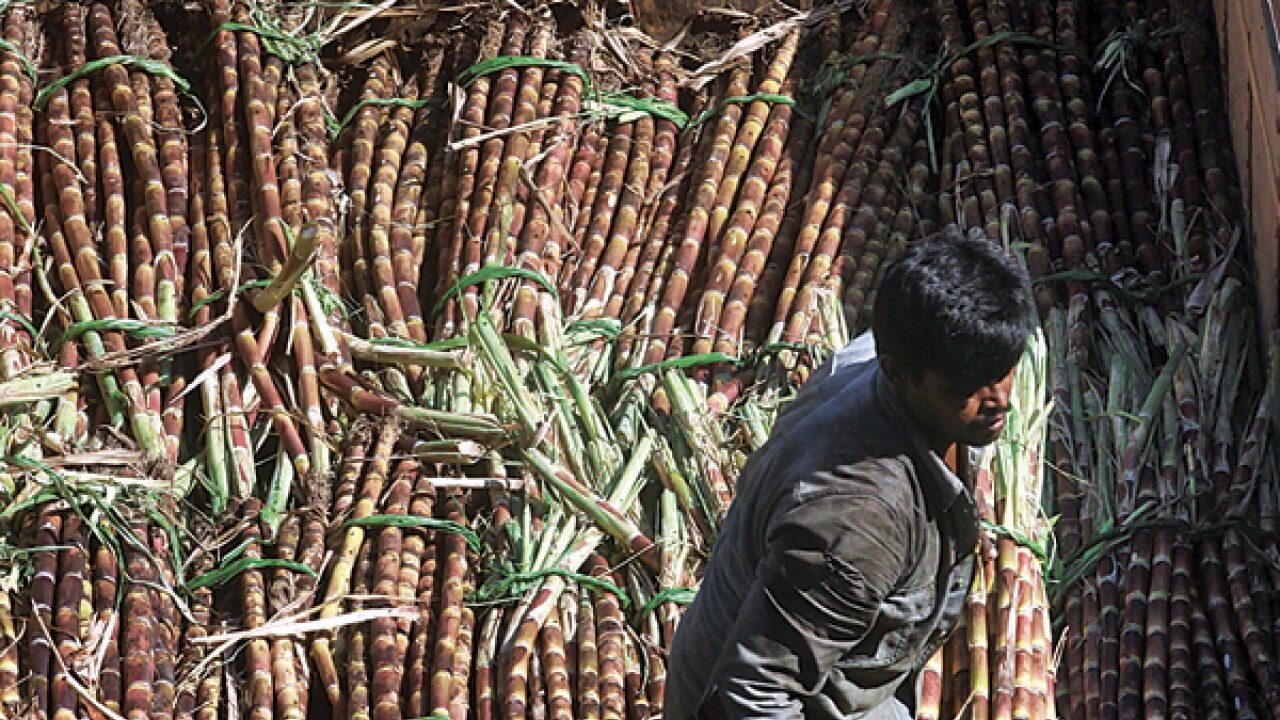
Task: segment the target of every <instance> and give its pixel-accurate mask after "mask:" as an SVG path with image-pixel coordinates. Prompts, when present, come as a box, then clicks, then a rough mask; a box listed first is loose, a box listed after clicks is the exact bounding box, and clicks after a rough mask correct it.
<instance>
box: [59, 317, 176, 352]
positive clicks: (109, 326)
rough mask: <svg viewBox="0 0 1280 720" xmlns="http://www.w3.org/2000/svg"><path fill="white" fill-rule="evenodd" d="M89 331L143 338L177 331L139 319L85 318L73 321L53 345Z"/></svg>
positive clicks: (164, 336)
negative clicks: (80, 320) (76, 321)
mask: <svg viewBox="0 0 1280 720" xmlns="http://www.w3.org/2000/svg"><path fill="white" fill-rule="evenodd" d="M90 332H92V333H100V332H122V333H125V334H126V335H130V336H132V337H135V338H140V339H143V340H163V339H165V338H171V337H173V336H174V335H176V334H177V332H178V331H177V328H175V327H174V326H173V325H162V324H157V323H148V322H143V321H141V320H133V319H131V318H106V319H103V320H86V321H85V322H79V323H75V324H74V325H72V326H71V327H69V328H67V330H66V332H64V333H62V337H60V338H58V342H57V343H56V344H55V346H57V347H61V346H62V345H65V344H66V343H68V342H71V341H72V340H75V339H76V338H78V337H80V336H81V335H84V334H85V333H90Z"/></svg>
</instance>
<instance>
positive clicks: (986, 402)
mask: <svg viewBox="0 0 1280 720" xmlns="http://www.w3.org/2000/svg"><path fill="white" fill-rule="evenodd" d="M1012 384H1013V383H1011V382H1007V381H1006V380H1005V379H1001V380H1000V381H998V382H994V383H991V384H990V385H987V386H986V387H984V388H982V390H981V391H980V392H979V398H978V399H979V402H980V403H981V406H982V409H983V410H985V411H987V412H1005V411H1007V410H1008V409H1009V391H1010V386H1011V385H1012Z"/></svg>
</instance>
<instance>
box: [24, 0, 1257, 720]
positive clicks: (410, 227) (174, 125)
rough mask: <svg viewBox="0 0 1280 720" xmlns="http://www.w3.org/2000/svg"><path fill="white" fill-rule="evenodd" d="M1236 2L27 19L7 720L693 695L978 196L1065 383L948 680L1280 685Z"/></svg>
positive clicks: (976, 214)
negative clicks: (1243, 265)
mask: <svg viewBox="0 0 1280 720" xmlns="http://www.w3.org/2000/svg"><path fill="white" fill-rule="evenodd" d="M1202 10H1203V9H1202V8H1201V7H1199V6H1198V5H1196V4H1195V3H1192V2H1191V1H1190V0H1175V2H1173V3H1172V4H1170V5H1168V6H1165V5H1164V3H1162V2H1157V1H1156V0H1152V2H1150V3H1147V4H1146V5H1143V4H1141V3H1136V2H1133V3H1125V4H1121V3H1115V2H1102V1H1099V2H1083V0H1078V1H1072V0H1061V1H1060V2H1049V1H1048V0H1016V1H1013V0H989V1H988V2H984V1H983V0H969V1H968V2H966V3H964V4H963V6H961V5H958V4H956V3H954V2H951V0H937V1H936V2H934V3H933V5H932V7H924V6H923V5H919V4H914V3H895V2H890V0H876V1H875V2H872V3H869V4H866V5H863V6H858V7H854V6H853V4H851V3H836V4H833V5H825V6H822V7H819V8H817V9H815V10H813V11H811V12H808V13H801V14H798V15H785V14H779V15H777V16H765V17H764V18H763V19H762V20H752V19H747V18H740V17H738V16H734V15H732V14H729V15H723V14H714V13H713V14H708V15H706V16H703V17H698V18H695V19H694V20H693V23H694V25H693V26H692V29H693V30H694V32H692V33H690V34H688V35H685V36H682V38H679V39H677V40H676V41H674V42H673V43H672V44H669V45H665V46H664V45H661V44H658V43H655V42H653V41H652V40H651V39H648V38H645V37H644V36H642V35H641V34H640V33H638V32H637V31H636V30H635V29H634V28H632V27H629V26H628V24H627V21H626V18H625V17H619V16H610V15H609V14H608V13H606V12H605V8H602V7H597V6H596V5H595V4H592V3H583V4H581V6H577V5H573V4H568V3H559V4H556V5H554V6H553V7H551V8H544V7H541V6H539V7H531V8H528V9H524V8H521V7H519V6H518V5H516V4H514V3H494V5H493V6H492V7H490V6H488V5H486V4H480V5H474V6H471V5H466V4H464V5H462V6H459V7H449V8H436V9H427V10H423V9H421V8H418V7H417V6H412V7H410V6H409V4H407V3H406V4H405V5H404V6H401V5H397V4H396V3H394V2H385V3H380V4H378V5H362V4H358V3H357V4H351V5H342V6H338V5H334V6H330V5H325V4H303V3H299V4H287V3H286V4H280V5H275V4H259V3H248V2H237V1H234V0H210V1H209V2H207V3H205V4H203V5H187V6H183V7H181V8H178V7H174V6H168V5H159V4H158V5H154V6H153V5H150V4H147V3H144V2H141V0H119V2H100V3H91V4H76V3H67V4H55V5H53V6H51V7H47V8H46V7H40V8H36V7H33V6H29V5H13V6H5V7H4V8H3V11H2V15H3V18H2V22H3V25H2V30H3V39H4V43H3V44H0V195H2V196H3V197H2V198H0V200H2V201H3V202H0V305H2V307H0V405H3V406H4V407H3V408H0V410H3V413H5V414H3V415H2V416H0V430H2V432H0V440H2V441H3V442H0V451H2V452H0V462H3V468H2V470H3V475H2V477H3V479H4V484H3V485H2V486H0V498H2V499H3V500H4V504H5V509H4V511H3V512H0V528H3V529H4V531H5V533H6V535H5V538H4V540H5V542H4V544H2V545H0V562H3V563H4V564H5V569H6V570H11V573H10V575H9V578H10V579H9V580H8V581H7V582H6V584H5V586H4V588H3V592H0V635H3V637H0V703H2V704H3V707H4V713H6V714H14V715H26V714H33V715H34V716H35V717H48V716H50V715H57V716H58V717H60V718H68V719H69V718H71V717H74V716H79V715H81V714H87V715H90V716H93V717H108V718H110V717H116V716H122V717H126V718H131V719H132V718H139V717H143V716H147V717H150V718H164V717H184V718H185V717H201V718H209V719H210V720H212V719H213V718H220V717H238V716H240V715H242V714H245V713H248V714H249V715H250V716H251V717H257V718H267V717H273V716H276V715H279V716H283V717H290V718H302V717H306V716H308V715H310V714H311V713H313V712H314V713H316V714H318V715H321V716H340V717H375V716H376V717H379V718H393V717H424V716H439V717H445V716H448V717H453V718H464V717H470V716H473V715H474V716H476V717H526V716H534V717H544V716H547V715H554V716H556V717H560V718H574V717H588V718H590V717H604V716H608V717H621V716H624V715H625V716H627V717H634V718H641V717H649V716H654V715H657V714H659V713H660V712H661V709H662V695H663V683H664V670H663V667H664V664H665V648H666V647H668V646H669V644H670V641H671V637H672V635H673V633H674V632H675V629H676V626H677V625H678V622H679V618H680V614H681V607H682V606H683V604H685V603H687V602H688V601H689V599H690V598H691V596H692V594H693V592H694V588H695V587H696V584H697V578H698V573H699V570H700V566H701V563H702V562H703V561H704V559H705V554H706V552H707V551H708V550H709V548H710V546H711V543H712V542H713V541H714V538H715V533H716V530H717V528H718V526H719V524H720V522H721V519H722V518H723V516H724V513H725V512H726V511H727V509H728V507H729V505H730V504H731V502H732V499H733V494H734V481H735V477H736V475H737V473H738V472H739V471H740V470H741V468H742V466H743V464H744V462H745V460H746V457H747V455H748V454H749V453H750V452H751V451H752V450H754V449H755V448H758V447H759V446H760V445H761V444H762V443H763V442H764V440H765V438H766V437H767V436H768V432H769V428H770V427H771V423H772V418H773V417H774V414H775V413H776V412H777V410H778V408H779V407H780V406H782V405H783V404H784V403H785V401H786V399H787V398H788V397H789V396H790V393H791V392H793V391H794V389H795V386H796V384H797V383H799V382H802V381H803V380H804V378H805V377H806V376H807V372H808V371H809V370H810V369H811V368H812V367H814V366H815V365H816V363H818V362H820V361H821V359H822V357H823V356H824V355H825V353H826V352H827V351H829V350H830V349H831V348H834V347H838V346H839V345H840V344H842V343H843V342H844V341H845V340H846V339H847V337H848V335H849V332H850V331H854V332H856V331H859V330H860V329H863V328H865V327H866V326H867V324H868V323H869V318H870V312H871V310H872V309H873V307H874V300H875V298H874V286H875V282H876V279H877V277H878V273H879V271H880V268H881V267H882V266H883V265H884V263H885V262H887V261H888V260H890V259H892V258H893V257H894V256H895V255H896V254H898V253H900V252H901V251H902V249H903V248H904V247H906V245H907V243H909V242H910V241H911V240H912V239H914V238H916V237H919V236H920V235H922V234H926V233H929V232H932V231H934V230H936V229H939V228H942V227H946V226H951V225H955V226H958V227H959V228H960V229H961V230H962V231H970V232H974V233H981V234H983V235H985V236H987V237H988V238H990V239H991V240H992V241H993V242H1003V243H1006V244H1008V246H1009V247H1010V248H1011V249H1012V250H1013V251H1016V252H1021V253H1024V254H1025V257H1026V259H1027V263H1028V265H1029V267H1030V268H1031V270H1032V273H1033V275H1035V277H1036V278H1037V281H1038V284H1037V297H1038V300H1039V301H1040V305H1041V307H1042V309H1043V311H1044V315H1045V317H1046V318H1047V320H1048V322H1047V326H1048V330H1049V331H1048V333H1047V336H1048V348H1049V356H1050V358H1051V374H1050V380H1051V383H1052V389H1053V398H1054V406H1053V410H1052V414H1051V420H1050V435H1049V440H1048V442H1049V444H1048V451H1047V454H1046V453H1042V452H1040V450H1039V449H1036V448H1035V446H1034V444H1027V443H1025V442H1024V443H1023V444H1017V443H1012V444H1010V445H1007V446H1004V447H1003V448H1002V449H1001V450H999V451H998V452H997V453H996V455H995V457H996V458H1003V459H1004V460H1003V462H1001V461H997V462H996V463H995V465H994V466H993V467H991V468H989V470H988V471H987V472H984V473H981V474H980V477H981V478H987V479H989V480H990V481H991V482H990V484H989V485H987V484H982V485H980V486H979V488H978V490H979V494H980V499H981V500H982V501H983V505H984V507H985V508H987V515H986V516H985V519H986V521H987V531H988V534H989V536H990V537H991V542H992V547H993V548H994V554H993V555H992V556H990V557H984V558H983V560H984V563H985V564H984V566H983V572H982V573H979V575H978V577H977V578H976V579H975V585H974V593H973V595H972V598H971V600H972V602H971V607H970V608H969V613H968V616H969V618H970V624H969V625H968V627H967V628H965V629H963V630H962V631H960V633H958V634H957V636H956V639H955V640H954V641H953V643H952V645H951V646H950V647H949V648H948V650H947V651H945V652H944V653H943V654H941V655H940V656H939V657H938V658H936V659H935V665H934V666H933V670H934V671H935V672H937V673H941V674H940V675H934V676H933V677H935V678H936V677H941V678H942V682H941V684H937V685H930V686H928V687H929V688H930V692H933V691H934V690H939V691H941V694H940V695H938V696H937V698H936V700H937V701H936V703H935V702H933V699H934V698H933V696H930V698H929V699H930V702H929V704H927V705H926V706H925V707H923V708H922V714H924V715H928V714H929V713H933V714H932V715H930V716H932V717H942V716H947V717H951V716H956V715H960V714H961V713H962V712H965V713H967V712H973V713H974V714H975V715H976V714H983V713H985V716H990V715H991V714H992V713H995V714H997V715H1000V716H1002V717H1004V716H1009V717H1012V716H1014V715H1024V714H1025V715H1026V716H1028V717H1041V716H1045V715H1047V714H1049V713H1051V710H1052V703H1051V702H1050V701H1049V698H1051V697H1052V696H1053V693H1054V691H1055V689H1056V691H1057V693H1058V713H1059V714H1061V715H1069V716H1071V717H1080V718H1094V717H1103V718H1109V717H1112V716H1115V717H1120V716H1121V715H1123V716H1125V717H1136V716H1137V714H1138V713H1146V714H1152V715H1160V714H1172V715H1182V716H1200V715H1205V716H1211V717H1219V716H1220V717H1231V716H1236V717H1241V718H1246V717H1265V716H1266V714H1267V713H1270V714H1271V715H1272V716H1275V715H1277V714H1280V713H1278V708H1277V705H1276V696H1275V692H1274V691H1273V690H1270V688H1274V687H1276V685H1277V683H1276V682H1275V668H1274V662H1275V659H1274V651H1275V645H1276V641H1277V637H1276V635H1277V633H1276V628H1275V620H1276V618H1277V617H1280V608H1277V607H1275V605H1274V598H1273V596H1274V595H1275V590H1276V588H1277V584H1276V583H1277V580H1280V578H1277V575H1276V571H1275V570H1276V564H1275V562H1274V560H1275V558H1276V557H1277V552H1278V549H1277V548H1276V545H1275V539H1274V538H1275V527H1274V524H1275V514H1276V504H1277V503H1276V499H1277V498H1276V493H1277V488H1276V486H1275V481H1274V477H1275V474H1276V467H1275V459H1274V450H1273V449H1274V447H1276V446H1275V445H1274V444H1271V445H1268V441H1269V439H1270V435H1269V433H1270V432H1272V431H1271V429H1270V428H1271V425H1270V408H1271V405H1270V403H1271V402H1272V399H1273V398H1274V397H1275V392H1274V391H1270V392H1269V393H1268V394H1264V393H1263V387H1264V382H1263V380H1262V377H1263V374H1264V373H1263V371H1262V369H1261V364H1262V363H1261V362H1260V357H1261V352H1260V351H1259V349H1258V348H1257V347H1256V346H1255V344H1254V343H1253V337H1254V330H1253V328H1252V326H1251V324H1250V320H1249V318H1248V315H1247V313H1246V312H1245V308H1246V307H1247V302H1248V298H1247V289H1246V288H1245V287H1244V286H1243V285H1242V284H1241V282H1240V281H1239V280H1238V278H1239V277H1241V276H1242V275H1243V273H1241V272H1240V267H1239V258H1240V257H1241V256H1242V253H1241V252H1240V247H1238V246H1237V245H1236V244H1235V243H1234V240H1233V237H1234V236H1233V232H1234V228H1235V226H1236V222H1237V221H1238V211H1237V210H1236V209H1235V208H1234V206H1233V205H1232V199H1233V194H1232V192H1231V186H1230V182H1229V181H1230V177H1231V176H1230V173H1229V167H1230V163H1229V159H1228V156H1227V154H1226V138H1225V136H1224V135H1223V132H1224V130H1223V127H1224V125H1225V123H1224V122H1222V121H1221V118H1222V110H1223V108H1222V105H1221V102H1222V99H1221V97H1220V95H1219V94H1218V88H1217V84H1216V83H1214V82H1212V81H1211V80H1212V78H1213V75H1212V73H1214V72H1216V66H1215V64H1214V63H1213V57H1214V53H1213V47H1212V40H1211V31H1210V30H1208V29H1207V28H1208V25H1207V24H1206V23H1205V22H1203V20H1202V19H1201V17H1200V15H1199V14H1198V13H1200V12H1202ZM726 18H728V20H726ZM1089 28H1094V29H1092V30H1091V29H1089ZM1206 33H1210V35H1208V36H1207V35H1206ZM37 178H39V181H38V182H37ZM1273 355H1274V351H1273ZM56 367H60V368H61V369H60V370H57V371H54V368H56ZM1042 376H1043V375H1042ZM1271 377H1272V378H1274V377H1275V373H1274V372H1273V373H1272V375H1271ZM9 383H17V384H15V385H10V384H9ZM30 385H34V386H35V389H31V388H30V387H28V386H30ZM7 388H12V390H6V389H7ZM8 392H12V395H9V394H6V393H8ZM1038 393H1039V391H1035V390H1028V391H1027V394H1028V396H1036V397H1040V395H1039V394H1038ZM9 398H13V399H12V400H10V399H9ZM12 403H21V404H20V405H13V406H11V404H12ZM1034 405H1035V403H1034V402H1032V401H1027V403H1026V404H1025V407H1028V408H1029V407H1032V406H1034ZM1020 407H1023V405H1020ZM708 409H709V410H710V412H708ZM1027 425H1032V423H1031V421H1030V420H1028V423H1027ZM1184 448H1186V449H1185V450H1184ZM1268 448H1271V450H1270V451H1269V450H1268ZM1010 458H1012V459H1010ZM1010 463H1012V464H1013V466H1014V468H1015V469H1013V470H1009V469H1008V468H1007V465H1008V464H1010ZM1045 464H1047V467H1048V468H1049V469H1050V470H1051V477H1052V482H1051V483H1049V484H1048V485H1047V486H1046V487H1045V488H1044V493H1045V498H1044V499H1043V500H1042V501H1041V503H1039V504H1042V505H1043V506H1044V508H1045V512H1046V513H1047V514H1049V515H1051V516H1052V515H1056V516H1057V517H1058V519H1057V521H1056V525H1055V529H1056V536H1057V539H1058V542H1057V543H1056V545H1055V544H1053V543H1049V542H1048V541H1047V540H1046V539H1045V538H1044V533H1045V529H1044V525H1043V523H1042V522H1041V521H1040V520H1041V515H1040V513H1039V512H1037V511H1036V509H1035V508H1036V507H1037V506H1038V503H1037V502H1036V498H1035V496H1036V495H1037V494H1038V492H1037V489H1036V488H1037V487H1039V482H1040V481H1039V480H1038V479H1035V480H1032V478H1038V477H1039V475H1038V472H1039V470H1038V469H1037V468H1039V467H1041V466H1042V465H1045ZM1259 549H1260V550H1261V552H1259V551H1258V550H1259ZM9 550H12V552H9ZM1268 553H1269V554H1268ZM1197 565H1198V567H1197ZM1045 568H1048V569H1049V571H1050V577H1048V578H1045V579H1046V580H1047V581H1048V582H1049V589H1050V591H1052V592H1051V595H1052V596H1053V597H1054V598H1055V599H1057V600H1059V602H1058V604H1056V605H1055V606H1054V608H1055V609H1056V610H1058V611H1059V612H1058V614H1057V616H1056V618H1055V619H1056V621H1057V632H1058V637H1057V641H1056V644H1052V643H1051V642H1050V640H1051V639H1050V637H1049V634H1048V632H1047V631H1046V630H1045V624H1046V619H1045V618H1046V615H1045V613H1046V611H1047V609H1048V607H1049V606H1048V604H1047V600H1046V598H1045V597H1044V596H1043V594H1042V592H1041V591H1042V590H1043V583H1042V582H1041V581H1040V578H1041V575H1039V574H1038V573H1040V572H1042V571H1043V570H1044V569H1045ZM1193 571H1194V572H1193ZM982 622H985V623H986V624H985V628H984V627H982V625H981V623H982ZM1059 660H1060V662H1059ZM1193 660H1194V663H1195V664H1194V665H1192V664H1191V663H1192V661H1193ZM1055 670H1056V673H1057V674H1056V676H1055V675H1053V673H1054V671H1055ZM984 693H985V694H984ZM1188 708H1189V709H1188Z"/></svg>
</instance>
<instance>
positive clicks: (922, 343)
mask: <svg viewBox="0 0 1280 720" xmlns="http://www.w3.org/2000/svg"><path fill="white" fill-rule="evenodd" d="M1033 322H1034V309H1033V307H1032V304H1031V293H1030V289H1029V282H1028V280H1027V277H1026V274H1025V273H1024V272H1023V270H1022V269H1021V268H1020V267H1019V266H1018V264H1017V263H1016V262H1015V261H1014V260H1013V259H1012V258H1011V257H1009V256H1008V255H1007V254H1006V253H1005V252H1004V251H1003V250H1002V249H1001V248H999V247H997V246H996V245H994V244H992V243H988V242H986V241H981V240H978V241H974V240H964V239H944V238H933V239H927V240H921V241H919V242H917V243H913V244H912V245H911V246H910V248H909V249H908V250H907V252H906V255H905V257H903V258H901V259H900V260H899V261H898V262H896V263H894V264H893V265H892V266H890V267H889V268H888V269H887V270H886V271H885V274H884V278H883V280H882V281H881V284H880V289H879V292H878V296H877V299H876V305H875V311H874V315H873V318H872V333H871V336H868V335H863V336H862V337H860V338H858V339H857V340H855V341H854V342H852V343H850V344H849V345H848V346H846V347H845V348H843V349H841V350H840V351H838V352H837V353H836V354H835V355H834V357H832V358H831V360H829V361H828V362H827V364H826V365H824V366H823V367H822V368H821V369H819V370H818V371H817V372H816V373H815V374H814V375H813V377H812V378H811V379H810V380H809V382H808V383H806V385H805V387H804V388H803V390H802V391H801V393H800V394H799V396H798V397H797V398H796V400H795V401H794V402H793V403H792V405H791V406H790V407H789V408H788V409H787V411H786V412H785V413H784V414H783V415H782V416H781V417H780V418H779V420H778V422H777V425H776V427H775V429H774V431H773V434H772V436H771V437H770V439H769V441H768V443H766V444H765V446H764V447H763V448H761V449H760V451H759V452H757V453H756V454H755V455H754V456H753V457H752V459H751V461H750V462H749V463H748V464H747V467H746V469H745V470H744V472H743V474H742V478H741V479H740V481H739V484H738V495H737V497H736V498H735V500H734V503H733V506H732V508H731V509H730V511H729V513H728V516H727V518H726V519H725V523H724V527H723V530H722V532H721V534H720V536H719V538H718V540H717V542H716V545H715V549H714V551H713V553H712V555H711V559H710V562H709V564H708V566H707V571H706V574H705V576H704V578H703V581H702V586H701V588H700V590H699V591H698V595H697V597H696V599H695V600H694V603H693V605H692V606H690V608H689V611H688V613H687V614H686V615H685V617H684V618H683V620H682V621H681V623H680V626H679V630H678V632H677V633H676V637H675V641H674V643H673V647H672V649H671V657H670V665H669V668H668V681H667V699H666V712H665V718H666V720H689V719H691V718H721V717H726V718H801V717H803V718H810V719H814V718H844V719H852V718H877V719H880V718H893V719H895V720H897V719H898V718H902V719H904V720H906V719H909V718H911V717H913V716H914V711H915V704H916V693H917V689H916V676H917V674H918V671H919V669H920V667H921V666H923V665H924V663H925V661H926V660H928V659H929V657H930V656H931V655H932V654H933V653H934V651H935V650H936V649H937V648H939V647H940V646H941V645H942V644H943V642H944V641H945V640H946V637H947V635H948V634H949V633H950V632H951V631H952V629H954V627H955V625H956V621H957V620H958V618H959V615H960V612H961V611H962V609H963V607H964V598H965V594H966V592H967V590H968V588H969V581H970V578H971V573H972V567H973V553H974V548H975V545H976V544H977V538H978V527H977V516H976V512H975V510H974V505H973V499H972V497H971V495H970V493H969V491H968V490H967V489H966V488H965V487H964V485H963V484H962V483H961V481H960V480H959V479H958V478H957V477H956V476H955V474H954V473H952V472H951V470H950V469H948V467H947V465H946V464H945V463H944V461H943V457H945V456H946V453H947V451H948V449H950V448H952V447H953V446H955V445H957V444H960V445H985V444H988V443H990V442H992V441H994V440H995V439H996V438H997V436H999V434H1000V431H1001V430H1002V429H1003V428H1004V423H1005V418H1006V415H1007V411H1008V402H1009V400H1008V399H1009V391H1010V387H1011V385H1012V378H1013V367H1014V365H1015V364H1016V362H1017V360H1018V358H1019V357H1020V356H1021V353H1022V350H1023V347H1024V346H1025V344H1026V341H1027V337H1028V334H1029V333H1030V330H1031V327H1032V323H1033ZM872 336H874V339H873V337H872Z"/></svg>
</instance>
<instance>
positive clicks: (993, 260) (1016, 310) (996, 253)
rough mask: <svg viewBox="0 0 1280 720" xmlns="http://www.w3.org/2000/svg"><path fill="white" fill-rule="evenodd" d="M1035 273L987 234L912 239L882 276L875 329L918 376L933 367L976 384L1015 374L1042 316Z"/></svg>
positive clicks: (883, 348)
mask: <svg viewBox="0 0 1280 720" xmlns="http://www.w3.org/2000/svg"><path fill="white" fill-rule="evenodd" d="M1030 285H1031V283H1030V280H1029V279H1028V278H1027V273H1026V271H1025V270H1023V268H1022V266H1021V265H1020V264H1019V263H1018V261H1017V260H1016V259H1015V258H1014V257H1013V256H1012V255H1011V254H1009V253H1007V252H1005V251H1004V249H1003V248H1001V247H1000V246H999V245H997V244H995V243H993V242H990V241H988V240H985V239H967V238H961V237H949V236H941V235H934V236H932V237H929V238H925V239H922V240H919V241H917V242H914V243H911V244H910V245H909V246H908V248H907V251H906V253H905V254H904V255H903V256H902V257H901V258H899V259H898V260H897V261H895V262H894V263H893V264H892V265H890V266H889V267H888V268H887V269H886V270H885V272H884V276H883V277H882V279H881V281H880V288H879V290H878V291H877V293H876V302H875V307H874V309H873V311H872V319H871V330H872V333H873V334H874V335H875V339H876V347H877V349H878V351H879V352H881V353H884V354H888V355H892V356H893V357H894V359H895V360H897V361H898V362H899V363H900V364H901V365H902V366H903V369H904V370H905V371H906V372H908V373H911V374H913V375H916V376H919V375H920V374H922V373H923V372H924V371H926V370H934V371H936V372H938V373H941V374H942V375H944V376H946V377H948V378H950V379H952V380H953V381H954V382H955V383H957V384H959V385H961V386H962V387H968V388H977V387H981V386H982V385H985V384H987V383H990V382H993V381H995V380H998V379H1000V378H1002V377H1004V376H1005V375H1006V374H1008V372H1009V370H1010V369H1012V368H1013V366H1014V364H1016V363H1017V362H1018V358H1019V357H1021V355H1022V351H1023V349H1024V348H1025V347H1026V343H1027V337H1028V335H1029V334H1030V332H1031V328H1032V324H1033V322H1034V320H1035V308H1034V306H1033V304H1032V296H1031V289H1030Z"/></svg>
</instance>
